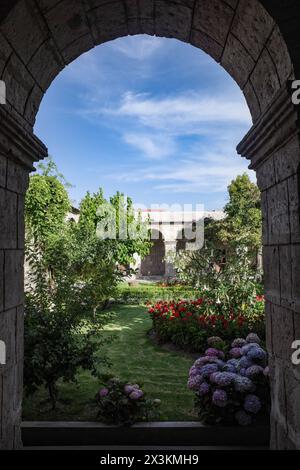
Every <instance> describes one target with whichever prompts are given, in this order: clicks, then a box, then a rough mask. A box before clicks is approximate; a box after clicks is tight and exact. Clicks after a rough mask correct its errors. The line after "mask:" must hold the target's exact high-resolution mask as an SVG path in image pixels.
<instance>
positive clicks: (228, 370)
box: [223, 363, 236, 374]
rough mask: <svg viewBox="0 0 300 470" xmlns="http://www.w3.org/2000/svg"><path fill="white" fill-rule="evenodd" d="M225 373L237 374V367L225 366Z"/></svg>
mask: <svg viewBox="0 0 300 470" xmlns="http://www.w3.org/2000/svg"><path fill="white" fill-rule="evenodd" d="M223 371H224V372H231V373H233V374H234V373H235V372H236V367H235V366H234V365H233V364H228V363H227V364H225V365H224V367H223Z"/></svg>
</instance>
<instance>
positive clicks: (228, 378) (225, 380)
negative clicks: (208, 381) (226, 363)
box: [213, 372, 235, 387]
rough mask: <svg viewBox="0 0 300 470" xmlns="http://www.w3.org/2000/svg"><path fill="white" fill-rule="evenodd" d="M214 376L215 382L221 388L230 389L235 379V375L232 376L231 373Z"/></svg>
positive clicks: (218, 373)
mask: <svg viewBox="0 0 300 470" xmlns="http://www.w3.org/2000/svg"><path fill="white" fill-rule="evenodd" d="M213 375H214V377H213V382H214V383H215V384H217V385H219V387H228V386H229V385H231V384H232V382H233V379H234V377H235V374H232V373H230V372H216V373H215V374H213Z"/></svg>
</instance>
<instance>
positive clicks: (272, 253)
mask: <svg viewBox="0 0 300 470" xmlns="http://www.w3.org/2000/svg"><path fill="white" fill-rule="evenodd" d="M263 259H264V264H263V266H264V283H265V294H266V297H267V299H268V300H269V301H270V302H275V303H277V304H280V271H279V249H278V247H277V246H265V247H264V249H263Z"/></svg>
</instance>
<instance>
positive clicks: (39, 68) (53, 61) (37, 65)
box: [28, 39, 64, 91]
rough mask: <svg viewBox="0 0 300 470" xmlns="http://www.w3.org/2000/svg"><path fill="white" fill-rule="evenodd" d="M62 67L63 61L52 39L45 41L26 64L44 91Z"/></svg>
mask: <svg viewBox="0 0 300 470" xmlns="http://www.w3.org/2000/svg"><path fill="white" fill-rule="evenodd" d="M63 67H64V61H63V60H62V57H61V55H60V53H59V52H58V50H57V49H56V46H55V44H54V41H53V39H48V40H47V41H45V42H44V43H43V44H42V45H41V47H40V48H39V49H38V50H37V52H36V53H35V54H34V56H33V57H32V59H31V60H30V62H29V64H28V70H29V71H30V72H31V73H32V75H34V76H35V77H37V82H38V85H39V86H40V88H41V89H42V90H44V91H46V90H47V88H48V87H49V86H50V84H51V83H52V81H53V80H54V78H55V77H56V75H57V74H58V73H59V72H60V70H62V69H63Z"/></svg>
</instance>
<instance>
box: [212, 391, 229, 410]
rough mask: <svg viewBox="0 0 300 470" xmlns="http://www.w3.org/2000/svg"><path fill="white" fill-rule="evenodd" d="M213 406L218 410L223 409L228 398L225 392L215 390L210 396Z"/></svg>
mask: <svg viewBox="0 0 300 470" xmlns="http://www.w3.org/2000/svg"><path fill="white" fill-rule="evenodd" d="M212 401H213V404H214V405H216V406H219V407H220V408H225V406H227V404H228V397H227V393H226V392H225V390H215V391H214V393H213V396H212Z"/></svg>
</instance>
